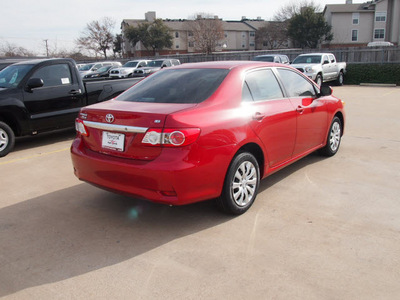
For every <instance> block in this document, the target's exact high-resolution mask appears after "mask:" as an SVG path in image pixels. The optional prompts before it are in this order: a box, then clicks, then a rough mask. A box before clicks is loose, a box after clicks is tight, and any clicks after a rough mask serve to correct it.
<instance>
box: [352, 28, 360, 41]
mask: <svg viewBox="0 0 400 300" xmlns="http://www.w3.org/2000/svg"><path fill="white" fill-rule="evenodd" d="M351 41H352V42H357V41H358V30H352V31H351Z"/></svg>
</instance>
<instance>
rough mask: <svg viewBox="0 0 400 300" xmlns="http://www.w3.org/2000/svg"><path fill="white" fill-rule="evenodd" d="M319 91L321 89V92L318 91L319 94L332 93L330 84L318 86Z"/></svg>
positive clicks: (327, 94)
mask: <svg viewBox="0 0 400 300" xmlns="http://www.w3.org/2000/svg"><path fill="white" fill-rule="evenodd" d="M320 91H321V93H320V95H321V96H330V95H332V88H331V87H330V86H325V85H323V86H321V87H320Z"/></svg>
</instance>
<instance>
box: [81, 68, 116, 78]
mask: <svg viewBox="0 0 400 300" xmlns="http://www.w3.org/2000/svg"><path fill="white" fill-rule="evenodd" d="M113 68H115V67H113V66H104V67H101V68H100V69H98V70H97V71H96V72H91V73H88V74H86V75H85V76H83V78H84V79H95V78H101V77H109V76H110V71H111V70H112V69H113Z"/></svg>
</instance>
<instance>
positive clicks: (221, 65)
mask: <svg viewBox="0 0 400 300" xmlns="http://www.w3.org/2000/svg"><path fill="white" fill-rule="evenodd" d="M278 65H279V66H282V65H281V64H276V63H270V62H264V61H209V62H198V63H186V64H182V65H178V66H174V67H172V68H173V69H234V68H252V67H274V66H278Z"/></svg>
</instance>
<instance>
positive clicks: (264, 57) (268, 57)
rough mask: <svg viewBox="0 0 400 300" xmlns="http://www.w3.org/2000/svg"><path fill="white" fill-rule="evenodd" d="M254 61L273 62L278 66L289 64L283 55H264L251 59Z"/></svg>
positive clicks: (287, 58)
mask: <svg viewBox="0 0 400 300" xmlns="http://www.w3.org/2000/svg"><path fill="white" fill-rule="evenodd" d="M253 60H255V61H267V62H274V63H278V64H287V65H288V64H289V63H290V61H289V57H287V55H283V54H265V55H257V56H255V57H254V58H253Z"/></svg>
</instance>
